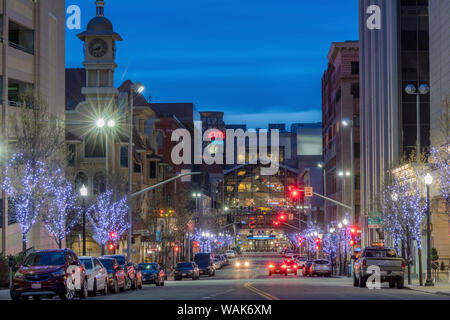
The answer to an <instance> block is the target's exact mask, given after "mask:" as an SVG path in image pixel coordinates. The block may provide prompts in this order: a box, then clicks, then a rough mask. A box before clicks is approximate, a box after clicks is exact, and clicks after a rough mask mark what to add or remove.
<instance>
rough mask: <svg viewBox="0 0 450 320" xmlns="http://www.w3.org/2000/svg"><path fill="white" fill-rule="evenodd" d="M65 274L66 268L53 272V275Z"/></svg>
mask: <svg viewBox="0 0 450 320" xmlns="http://www.w3.org/2000/svg"><path fill="white" fill-rule="evenodd" d="M64 275H65V272H64V269H60V270H58V271H55V272H53V273H52V277H55V278H58V277H63V276H64Z"/></svg>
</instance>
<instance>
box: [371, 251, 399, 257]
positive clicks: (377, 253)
mask: <svg viewBox="0 0 450 320" xmlns="http://www.w3.org/2000/svg"><path fill="white" fill-rule="evenodd" d="M365 255H366V257H368V258H396V257H397V252H396V251H395V250H394V249H368V250H366V251H365Z"/></svg>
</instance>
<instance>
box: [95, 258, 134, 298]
mask: <svg viewBox="0 0 450 320" xmlns="http://www.w3.org/2000/svg"><path fill="white" fill-rule="evenodd" d="M102 257H109V258H114V259H116V260H117V262H118V263H119V266H120V267H121V268H122V269H123V271H124V273H125V283H126V286H125V287H126V289H127V290H130V289H133V290H134V289H137V287H138V283H137V279H136V271H135V270H134V265H133V263H132V262H129V261H128V260H127V258H126V257H125V256H124V255H123V254H113V255H106V256H102Z"/></svg>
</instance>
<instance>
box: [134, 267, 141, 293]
mask: <svg viewBox="0 0 450 320" xmlns="http://www.w3.org/2000/svg"><path fill="white" fill-rule="evenodd" d="M133 268H134V272H135V278H136V288H138V289H142V271H141V269H140V268H139V266H138V265H137V264H134V265H133Z"/></svg>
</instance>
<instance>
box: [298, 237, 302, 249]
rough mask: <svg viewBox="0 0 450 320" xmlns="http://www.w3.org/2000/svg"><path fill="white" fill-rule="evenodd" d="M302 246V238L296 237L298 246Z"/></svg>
mask: <svg viewBox="0 0 450 320" xmlns="http://www.w3.org/2000/svg"><path fill="white" fill-rule="evenodd" d="M302 244H303V238H302V237H298V246H299V247H301V246H302Z"/></svg>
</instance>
